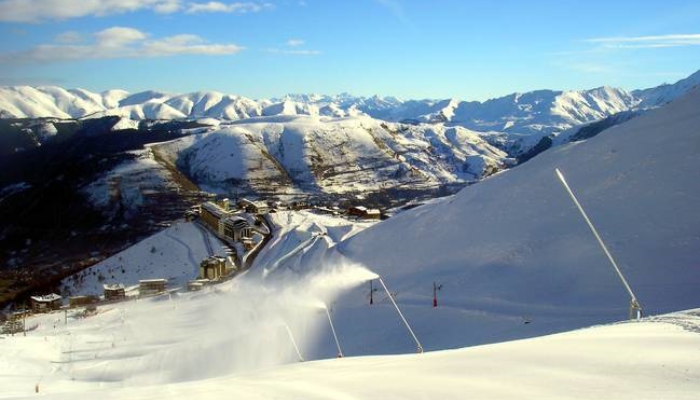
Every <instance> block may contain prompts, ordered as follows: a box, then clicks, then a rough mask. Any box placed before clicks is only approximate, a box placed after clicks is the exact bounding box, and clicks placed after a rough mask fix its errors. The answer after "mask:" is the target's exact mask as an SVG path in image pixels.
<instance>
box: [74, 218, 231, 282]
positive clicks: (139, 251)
mask: <svg viewBox="0 0 700 400" xmlns="http://www.w3.org/2000/svg"><path fill="white" fill-rule="evenodd" d="M205 241H208V242H209V243H210V245H211V246H212V252H213V253H214V254H216V255H225V254H226V253H225V250H224V248H223V247H222V244H221V242H220V241H219V240H218V239H217V238H216V237H215V236H214V235H212V234H211V233H209V232H208V231H207V230H206V229H204V228H201V227H199V226H197V224H195V223H189V222H182V223H176V224H174V225H173V226H171V227H169V228H167V229H164V230H162V231H160V232H158V233H156V234H155V235H153V236H151V237H149V238H146V239H144V240H142V241H141V242H139V243H137V244H136V245H134V246H131V247H129V248H128V249H126V250H124V251H122V252H119V253H117V254H115V255H113V256H112V257H109V258H108V259H106V260H104V261H102V262H100V263H98V264H95V265H94V266H92V267H90V268H88V269H86V270H84V271H82V272H79V273H78V274H75V275H73V276H71V277H68V278H66V279H64V280H63V282H62V286H63V288H62V290H64V291H65V293H70V294H71V295H101V294H102V291H103V288H102V285H103V284H105V283H122V284H124V285H126V286H127V288H129V287H133V288H135V287H137V286H138V284H139V280H140V279H160V278H164V279H168V280H169V282H168V284H169V285H170V286H171V287H178V286H184V285H185V284H186V283H187V281H188V280H191V279H194V278H196V277H197V275H198V274H199V263H200V262H201V261H202V260H203V259H204V258H206V257H208V256H210V255H214V254H209V248H208V246H207V243H206V242H205Z"/></svg>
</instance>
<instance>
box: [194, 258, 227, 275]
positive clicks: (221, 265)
mask: <svg viewBox="0 0 700 400" xmlns="http://www.w3.org/2000/svg"><path fill="white" fill-rule="evenodd" d="M226 273H227V270H226V259H225V258H224V257H220V256H211V257H207V258H205V259H204V260H202V262H201V263H200V264H199V278H200V279H209V280H213V281H214V280H219V279H221V278H223V277H224V276H226Z"/></svg>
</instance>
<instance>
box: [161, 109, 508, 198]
mask: <svg viewBox="0 0 700 400" xmlns="http://www.w3.org/2000/svg"><path fill="white" fill-rule="evenodd" d="M153 148H154V149H155V150H156V151H157V152H158V153H159V154H162V155H163V156H164V157H165V158H166V159H168V160H170V161H171V162H172V163H173V164H176V165H178V167H179V168H180V169H181V170H183V171H186V173H188V175H189V176H191V177H192V178H193V179H194V180H195V181H196V182H198V183H199V184H204V185H205V186H206V187H219V188H227V187H228V188H230V187H232V186H233V185H237V186H238V187H247V188H249V189H251V190H253V191H256V190H257V191H266V190H268V191H269V190H277V191H281V192H284V191H290V192H292V193H293V192H294V191H296V190H299V191H304V192H307V193H309V192H310V193H343V192H352V191H358V192H361V191H364V190H371V191H376V190H379V189H387V188H392V187H400V186H402V185H410V186H411V187H413V188H416V187H432V186H436V185H438V184H445V183H457V182H471V181H475V180H478V179H481V178H482V177H484V176H487V175H489V174H491V173H493V172H495V171H497V170H499V169H502V168H503V167H504V163H507V162H508V161H509V159H508V156H507V155H506V153H505V152H503V151H501V150H499V149H497V148H495V147H493V146H492V145H490V144H488V143H487V142H486V141H485V140H484V139H482V138H481V137H480V136H479V135H478V134H477V133H475V132H472V131H469V130H467V129H464V128H461V127H446V126H444V125H434V126H433V125H420V126H407V125H400V124H387V123H383V122H381V121H377V120H374V119H372V118H368V117H348V118H341V119H336V118H326V117H311V116H274V117H261V118H256V119H250V120H246V121H241V122H238V123H234V124H231V125H228V126H226V127H225V128H223V129H220V130H215V131H213V132H208V133H204V134H201V135H193V136H188V137H183V138H182V139H178V140H175V141H172V142H169V143H165V144H161V145H156V146H154V147H153Z"/></svg>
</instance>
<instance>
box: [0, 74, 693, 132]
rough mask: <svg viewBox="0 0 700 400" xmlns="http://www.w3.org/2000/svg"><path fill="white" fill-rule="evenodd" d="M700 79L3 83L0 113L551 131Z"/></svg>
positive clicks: (662, 99) (653, 102) (652, 100)
mask: <svg viewBox="0 0 700 400" xmlns="http://www.w3.org/2000/svg"><path fill="white" fill-rule="evenodd" d="M699 83H700V71H698V72H696V73H694V74H692V75H691V76H689V77H687V78H685V79H682V80H680V81H678V82H676V83H674V84H664V85H661V86H657V87H653V88H649V89H643V90H634V91H631V92H629V91H626V90H624V89H619V88H612V87H608V86H603V87H599V88H595V89H590V90H566V91H556V90H537V91H532V92H527V93H513V94H510V95H507V96H503V97H499V98H494V99H491V100H487V101H484V102H478V101H462V100H458V99H443V100H429V99H425V100H401V99H398V98H396V97H380V96H373V97H362V96H352V95H349V94H341V95H335V96H326V95H287V96H284V97H282V98H278V99H261V100H253V99H249V98H245V97H241V96H236V95H226V94H223V93H219V92H193V93H187V94H168V93H164V92H160V91H154V90H149V91H144V92H138V93H133V94H131V93H128V92H126V91H124V90H108V91H104V92H101V93H94V92H90V91H87V90H84V89H64V88H60V87H55V86H40V87H30V86H6V87H0V117H4V118H46V117H53V118H63V119H66V118H73V119H75V118H95V117H102V116H107V115H115V116H120V117H123V118H128V119H131V120H143V119H168V120H170V119H199V118H215V119H218V120H224V121H235V120H241V119H247V118H251V117H260V116H274V115H311V116H326V117H347V116H357V115H367V116H370V117H372V118H375V119H380V120H384V121H391V122H408V123H423V122H425V123H446V124H449V125H457V126H463V127H466V128H469V129H473V130H477V131H500V132H515V133H522V134H533V133H537V134H541V135H549V134H552V133H558V132H561V131H564V130H566V129H569V128H571V127H574V126H576V125H581V124H585V123H589V122H593V121H596V120H599V119H602V118H605V117H607V116H610V115H613V114H616V113H619V112H622V111H627V110H631V109H635V108H640V107H641V108H647V107H655V106H658V105H661V104H664V103H667V102H669V101H671V100H673V99H675V98H677V97H679V96H680V95H682V94H684V93H685V92H687V90H688V89H690V88H691V87H693V86H695V85H697V84H699Z"/></svg>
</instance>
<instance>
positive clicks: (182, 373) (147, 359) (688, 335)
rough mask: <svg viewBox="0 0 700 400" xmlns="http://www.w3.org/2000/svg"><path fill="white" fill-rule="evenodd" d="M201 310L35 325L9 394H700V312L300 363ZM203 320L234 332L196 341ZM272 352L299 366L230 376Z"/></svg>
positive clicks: (13, 363)
mask: <svg viewBox="0 0 700 400" xmlns="http://www.w3.org/2000/svg"><path fill="white" fill-rule="evenodd" d="M208 296H209V297H213V298H216V297H217V296H216V294H213V295H212V294H210V295H208ZM284 300H288V299H287V298H286V297H285V298H284ZM197 303H200V305H201V303H202V298H201V297H200V298H198V299H196V298H192V299H189V300H188V299H178V300H172V301H167V300H166V301H160V302H156V301H142V302H139V303H133V302H131V303H128V304H127V305H126V306H120V307H119V308H112V309H108V308H101V313H100V314H99V315H98V316H95V317H91V318H88V319H84V320H73V319H69V325H68V327H67V328H66V327H65V326H63V325H62V320H61V318H60V317H61V315H56V314H54V315H51V316H49V315H46V316H44V317H41V318H40V320H36V319H35V320H32V321H31V322H32V323H35V322H39V323H40V326H39V328H38V329H37V330H36V331H33V332H30V333H29V334H28V336H27V337H22V336H21V335H20V336H15V337H8V338H4V339H2V341H1V343H2V349H3V351H2V352H1V353H0V367H2V371H3V372H2V374H0V384H1V387H2V390H1V391H0V398H36V397H37V396H42V397H46V398H52V399H75V398H100V399H124V398H129V399H136V398H138V399H161V398H168V399H173V400H176V399H194V398H196V399H221V398H238V399H351V398H352V399H366V398H381V399H408V400H410V399H426V398H431V399H432V398H441V399H462V398H476V399H516V398H517V399H522V398H538V399H601V398H614V399H635V400H636V399H651V398H654V399H656V398H660V399H677V400H683V399H688V400H690V399H696V398H697V393H698V391H700V363H698V362H697V359H698V348H699V347H700V310H692V311H686V312H679V313H674V314H670V315H664V316H659V317H654V318H648V319H645V320H643V321H640V322H628V323H620V324H613V325H606V326H598V327H593V328H589V329H583V330H579V331H573V332H568V333H563V334H557V335H552V336H545V337H540V338H535V339H527V340H519V341H513V342H508V343H499V344H495V345H487V346H478V347H472V348H466V349H458V350H447V351H437V352H430V353H425V354H406V355H397V356H367V357H351V358H347V357H346V358H342V359H329V360H324V361H315V362H306V363H297V362H296V360H295V352H294V350H293V347H292V345H291V343H290V342H289V341H288V340H286V339H287V338H286V337H284V336H283V335H284V334H285V333H284V328H282V329H280V330H277V329H273V328H274V324H273V323H272V322H273V321H269V322H270V323H269V324H268V325H267V326H266V329H261V328H263V327H264V325H263V324H261V322H260V321H258V322H256V323H254V324H253V325H252V326H248V328H257V329H254V332H255V334H256V335H258V339H259V340H260V342H257V343H260V347H256V348H250V347H244V346H237V342H238V341H240V340H243V341H244V342H245V343H247V344H249V343H248V342H247V341H246V339H247V338H246V337H239V336H238V335H240V334H241V332H242V331H243V329H241V327H240V326H238V325H237V322H241V321H239V320H236V319H235V317H234V320H232V321H228V322H227V321H226V320H227V318H230V317H229V315H231V314H233V315H236V314H235V313H231V312H228V313H227V312H224V311H225V310H226V307H227V306H225V305H223V304H222V305H221V306H220V307H219V308H217V311H219V312H220V314H219V318H218V319H217V320H212V319H211V318H210V316H211V315H212V314H207V317H206V318H204V319H203V320H198V319H196V316H197V315H199V314H198V312H200V313H201V310H199V309H197V308H192V305H193V304H197ZM209 305H211V303H210V304H209ZM229 307H230V306H229ZM229 311H231V310H229ZM154 315H158V319H159V320H161V321H165V324H158V323H156V322H155V321H154V320H155V318H154V317H153V316H154ZM186 317H189V318H186ZM55 319H58V321H57V322H56V321H54V320H55ZM177 319H179V322H177V323H175V324H174V325H173V322H174V321H176V320H177ZM54 323H56V328H53V324H54ZM205 324H215V326H216V325H218V326H228V327H230V329H229V330H228V331H227V332H220V333H219V334H215V335H214V334H211V333H212V332H211V331H210V334H203V335H195V333H202V332H204V331H206V329H207V326H206V325H205ZM209 328H211V326H209ZM69 333H70V334H69ZM296 333H297V334H300V332H298V331H297V332H296ZM265 340H267V341H268V342H265ZM251 355H256V357H255V358H248V357H250V356H251ZM263 355H266V356H267V357H274V356H275V355H277V356H279V355H283V356H284V357H286V358H287V359H288V361H289V362H291V363H293V364H289V365H283V366H277V367H269V368H263V369H259V370H256V371H252V372H246V373H238V374H235V373H232V372H231V370H232V369H234V368H233V367H234V366H235V365H236V363H240V366H245V365H246V364H249V365H258V366H259V365H261V364H263V365H264V364H265V363H266V361H269V360H268V359H265V358H263V357H262V356H263ZM37 389H38V390H39V395H37V394H36V393H35V391H36V390H37Z"/></svg>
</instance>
